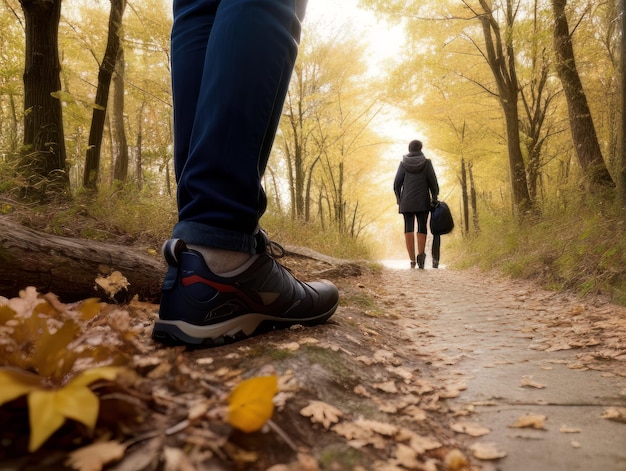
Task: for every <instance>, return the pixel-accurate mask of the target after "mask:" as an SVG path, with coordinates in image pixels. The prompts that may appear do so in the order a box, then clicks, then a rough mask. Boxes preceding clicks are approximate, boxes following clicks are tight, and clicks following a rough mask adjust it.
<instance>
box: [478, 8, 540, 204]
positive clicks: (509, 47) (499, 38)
mask: <svg viewBox="0 0 626 471" xmlns="http://www.w3.org/2000/svg"><path fill="white" fill-rule="evenodd" d="M479 3H480V5H481V7H482V9H483V11H484V12H485V14H484V15H480V16H479V20H480V22H481V25H482V29H483V35H484V38H485V47H486V51H485V57H486V59H487V63H488V64H489V67H490V68H491V71H492V73H493V76H494V79H495V81H496V85H497V87H498V98H499V99H500V104H501V106H502V110H503V112H504V120H505V122H506V136H507V149H508V156H509V170H510V172H511V190H512V194H513V205H514V207H515V208H516V209H517V211H518V216H521V215H522V214H523V213H525V212H527V211H528V210H531V209H533V208H532V201H531V199H530V194H529V192H528V184H527V181H526V166H525V164H524V156H523V155H522V148H521V143H520V125H519V112H518V109H517V105H518V96H519V83H518V80H517V72H516V69H515V51H514V49H513V22H514V12H513V6H512V3H511V0H507V1H506V28H505V31H504V32H502V31H501V28H500V25H499V24H498V22H497V20H496V19H495V17H494V15H493V11H492V9H491V2H488V1H487V0H479ZM503 33H504V34H503Z"/></svg>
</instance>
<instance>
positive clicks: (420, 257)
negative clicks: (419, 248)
mask: <svg viewBox="0 0 626 471" xmlns="http://www.w3.org/2000/svg"><path fill="white" fill-rule="evenodd" d="M424 263H426V254H425V253H421V254H419V255H418V256H417V266H418V267H419V268H420V270H423V269H424Z"/></svg>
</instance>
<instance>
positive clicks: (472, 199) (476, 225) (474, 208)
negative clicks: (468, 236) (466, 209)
mask: <svg viewBox="0 0 626 471" xmlns="http://www.w3.org/2000/svg"><path fill="white" fill-rule="evenodd" d="M467 173H468V174H469V182H470V205H471V207H472V221H473V223H474V232H475V233H476V234H478V233H479V232H480V224H479V221H478V200H477V197H476V186H475V185H474V171H473V164H472V162H468V163H467Z"/></svg>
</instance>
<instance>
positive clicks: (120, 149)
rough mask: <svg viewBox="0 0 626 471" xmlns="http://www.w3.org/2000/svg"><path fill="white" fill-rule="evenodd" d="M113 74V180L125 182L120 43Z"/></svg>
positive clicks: (125, 149) (123, 72)
mask: <svg viewBox="0 0 626 471" xmlns="http://www.w3.org/2000/svg"><path fill="white" fill-rule="evenodd" d="M115 62H116V67H115V75H114V76H113V119H112V120H111V121H112V124H113V126H112V127H113V131H114V132H113V135H114V137H115V142H116V144H117V146H116V147H117V152H116V157H115V166H114V171H113V181H115V180H118V181H120V182H123V183H125V182H126V179H127V178H128V141H127V139H126V129H125V127H124V78H125V75H126V65H125V63H124V47H123V46H122V45H120V48H119V50H118V53H117V60H116V61H115Z"/></svg>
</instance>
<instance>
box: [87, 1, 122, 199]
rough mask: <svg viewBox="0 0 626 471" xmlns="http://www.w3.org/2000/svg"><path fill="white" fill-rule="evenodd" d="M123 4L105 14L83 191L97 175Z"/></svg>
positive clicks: (94, 183) (116, 3)
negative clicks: (103, 45) (105, 28)
mask: <svg viewBox="0 0 626 471" xmlns="http://www.w3.org/2000/svg"><path fill="white" fill-rule="evenodd" d="M125 7H126V0H111V13H110V14H109V35H108V39H107V47H106V50H105V52H104V58H103V59H102V64H101V65H100V72H99V73H98V88H97V90H96V102H95V105H94V108H93V115H92V118H91V129H90V131H89V145H88V147H87V157H86V159H85V173H84V175H83V185H84V186H85V188H89V189H92V190H95V189H96V186H97V183H98V174H99V172H100V152H101V147H102V135H103V134H104V121H105V116H106V110H107V104H108V101H109V90H110V88H111V78H112V76H113V71H114V70H115V60H116V58H117V51H118V50H119V47H120V28H121V27H122V16H123V15H124V8H125Z"/></svg>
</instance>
